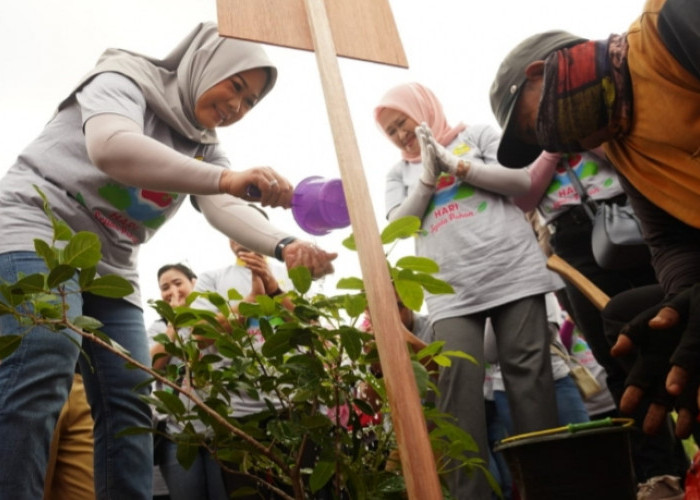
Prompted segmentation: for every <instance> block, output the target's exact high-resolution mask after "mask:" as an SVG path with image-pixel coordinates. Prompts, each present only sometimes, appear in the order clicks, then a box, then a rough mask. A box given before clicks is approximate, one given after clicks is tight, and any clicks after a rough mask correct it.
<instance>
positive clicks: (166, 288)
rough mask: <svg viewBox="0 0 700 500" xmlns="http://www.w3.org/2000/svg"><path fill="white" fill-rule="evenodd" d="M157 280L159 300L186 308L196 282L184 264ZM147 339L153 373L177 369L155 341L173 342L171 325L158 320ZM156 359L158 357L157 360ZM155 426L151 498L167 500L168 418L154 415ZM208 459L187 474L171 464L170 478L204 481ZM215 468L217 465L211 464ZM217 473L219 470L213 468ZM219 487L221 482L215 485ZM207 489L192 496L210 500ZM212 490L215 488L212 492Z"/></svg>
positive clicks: (167, 266) (163, 271) (157, 385)
mask: <svg viewBox="0 0 700 500" xmlns="http://www.w3.org/2000/svg"><path fill="white" fill-rule="evenodd" d="M157 277H158V288H159V289H160V297H161V299H162V300H164V301H165V302H167V303H168V304H169V305H170V307H173V308H175V307H178V306H183V305H185V301H186V299H187V297H188V296H189V294H190V293H192V291H193V290H194V285H195V283H196V282H197V275H196V274H195V273H194V271H192V269H190V268H189V267H188V266H186V265H184V264H180V263H178V264H165V265H164V266H162V267H161V268H160V269H158V273H157ZM147 333H148V338H149V340H150V341H151V344H150V345H151V347H150V353H151V359H152V360H153V368H155V369H156V370H163V369H165V367H166V365H168V364H174V365H179V364H180V363H181V362H180V361H178V360H177V359H176V358H173V357H171V356H170V355H169V354H168V353H167V352H166V351H165V348H164V346H163V344H161V343H159V342H156V341H155V340H154V339H155V337H156V336H157V335H160V334H166V335H167V336H168V338H169V339H170V341H175V340H176V335H175V329H174V328H173V325H171V324H169V323H167V322H166V321H165V319H163V318H159V319H157V320H156V321H154V322H153V323H151V325H150V326H149V327H148V331H147ZM187 333H188V332H187V331H186V329H182V331H179V332H178V334H179V335H180V337H181V338H186V335H187ZM156 356H157V357H156ZM155 389H157V390H161V389H162V386H161V384H160V383H159V382H155ZM153 421H154V424H155V426H156V428H157V429H158V434H155V435H154V449H153V458H154V460H153V464H154V467H153V496H154V498H156V497H161V496H167V498H170V488H169V487H168V481H167V480H166V474H164V473H163V468H164V467H167V464H165V463H164V462H165V459H166V453H167V452H168V451H169V450H170V449H171V445H170V443H169V442H168V440H167V422H168V416H167V415H164V414H160V413H158V412H154V418H153ZM207 459H208V457H206V456H205V457H204V458H202V456H201V455H199V456H198V457H197V458H196V459H195V461H194V463H193V464H192V467H190V469H188V471H185V472H182V467H181V466H180V465H179V463H177V461H175V463H174V464H170V465H171V467H172V468H174V469H175V471H174V472H173V475H175V474H177V473H179V472H182V473H183V474H184V475H190V474H191V475H192V476H194V477H199V476H200V475H203V476H204V481H206V479H207V476H206V475H205V474H203V473H202V471H203V470H205V469H206V467H207V466H209V465H210V463H209V462H208V460H207ZM214 465H216V464H214ZM216 470H217V471H218V466H216ZM213 482H214V483H215V484H216V483H217V477H216V476H215V477H214V481H213ZM218 483H219V484H220V481H218ZM209 489H210V488H209V486H208V485H207V484H206V482H205V484H204V486H203V487H199V488H198V489H197V490H196V493H195V495H204V498H209V497H208V496H207V495H208V491H209ZM211 489H212V490H213V489H214V487H212V488H211ZM180 493H183V494H185V495H186V494H189V493H190V490H184V491H183V490H182V488H179V489H178V490H177V491H176V493H175V494H174V495H173V497H172V498H173V499H176V498H179V497H178V495H179V494H180Z"/></svg>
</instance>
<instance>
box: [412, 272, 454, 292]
mask: <svg viewBox="0 0 700 500" xmlns="http://www.w3.org/2000/svg"><path fill="white" fill-rule="evenodd" d="M413 279H414V280H415V281H417V282H418V283H420V284H421V285H423V288H425V289H426V290H427V291H428V292H430V293H434V294H439V293H455V290H454V288H452V285H450V284H449V283H448V282H447V281H443V280H441V279H438V278H435V277H434V276H430V275H429V274H422V273H418V274H415V275H414V277H413Z"/></svg>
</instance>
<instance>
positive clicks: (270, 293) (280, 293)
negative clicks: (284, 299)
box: [267, 285, 284, 297]
mask: <svg viewBox="0 0 700 500" xmlns="http://www.w3.org/2000/svg"><path fill="white" fill-rule="evenodd" d="M283 293H284V292H283V291H282V289H281V288H280V287H279V285H278V286H277V288H275V291H274V292H269V293H268V294H267V296H268V297H277V296H278V295H282V294H283Z"/></svg>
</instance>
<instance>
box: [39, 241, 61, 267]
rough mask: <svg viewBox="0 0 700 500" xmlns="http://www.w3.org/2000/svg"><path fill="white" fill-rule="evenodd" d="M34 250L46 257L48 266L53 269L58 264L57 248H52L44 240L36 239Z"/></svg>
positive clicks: (45, 260)
mask: <svg viewBox="0 0 700 500" xmlns="http://www.w3.org/2000/svg"><path fill="white" fill-rule="evenodd" d="M34 250H35V251H36V253H37V255H38V256H39V257H41V258H42V259H44V262H46V267H48V268H49V269H53V268H54V267H56V265H57V264H58V255H57V252H56V250H54V249H53V248H51V247H50V246H49V244H48V243H46V242H45V241H44V240H40V239H35V240H34Z"/></svg>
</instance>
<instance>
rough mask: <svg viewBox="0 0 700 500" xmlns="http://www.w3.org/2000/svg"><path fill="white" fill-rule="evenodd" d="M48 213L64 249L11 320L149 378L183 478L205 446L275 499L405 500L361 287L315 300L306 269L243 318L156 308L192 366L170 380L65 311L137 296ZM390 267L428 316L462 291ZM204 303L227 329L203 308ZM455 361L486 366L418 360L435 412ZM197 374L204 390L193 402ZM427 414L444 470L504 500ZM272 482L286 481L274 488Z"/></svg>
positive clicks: (5, 300) (5, 308)
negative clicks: (64, 334)
mask: <svg viewBox="0 0 700 500" xmlns="http://www.w3.org/2000/svg"><path fill="white" fill-rule="evenodd" d="M42 196H43V194H42ZM44 201H46V199H45V198H44ZM44 210H45V212H46V214H47V216H48V217H49V218H50V220H51V221H52V225H53V227H54V240H53V241H52V242H51V243H50V244H49V243H47V242H44V241H40V240H37V241H36V243H35V248H36V251H37V253H38V254H39V255H40V256H41V257H42V258H43V259H44V261H45V262H46V266H47V268H48V272H47V273H45V274H34V275H30V276H23V277H21V278H20V279H19V280H18V281H17V282H16V283H2V284H0V294H2V300H1V301H0V314H13V315H15V316H16V317H17V318H18V319H19V320H20V321H23V322H25V323H27V324H29V325H43V326H47V327H49V328H52V329H54V330H56V331H60V330H62V329H71V330H73V331H76V332H78V333H81V334H82V335H84V336H86V337H87V338H89V339H90V340H93V341H95V342H98V343H100V344H101V345H103V346H104V347H105V348H107V349H111V350H113V351H115V352H118V353H119V354H120V355H121V356H122V357H124V359H125V360H126V361H128V362H129V364H130V365H133V366H137V367H139V368H141V369H143V370H145V371H147V372H149V373H150V374H151V375H152V376H153V379H154V380H158V381H159V382H160V384H161V385H162V386H163V387H164V388H165V390H160V389H159V390H156V391H154V392H153V393H152V394H151V396H149V397H147V398H146V400H147V401H148V403H149V404H150V405H152V406H153V407H154V408H155V409H156V410H157V411H159V412H161V413H164V414H167V415H168V416H169V418H170V419H171V420H173V421H176V422H179V423H180V424H181V427H182V428H183V431H182V432H180V433H178V434H176V435H172V436H170V439H173V440H174V441H175V442H176V443H177V444H178V453H177V456H178V460H179V461H180V462H181V463H182V464H183V466H186V467H187V466H189V465H190V464H191V463H192V461H193V460H194V457H195V454H196V452H197V449H198V448H199V447H200V446H205V447H207V448H208V449H209V450H210V451H211V452H212V453H213V454H214V456H215V457H216V458H217V460H219V461H220V463H221V464H222V466H223V467H224V468H225V469H226V470H228V471H229V472H231V473H236V474H241V475H243V476H247V477H251V478H253V479H254V480H257V481H259V482H260V485H261V488H262V487H269V488H271V489H273V490H274V491H275V492H276V493H277V494H278V495H280V496H282V497H285V498H297V499H302V498H313V497H314V495H317V494H318V492H320V491H321V490H323V491H324V492H325V494H327V495H330V497H331V498H336V499H347V498H353V499H364V498H372V499H393V498H404V496H405V489H406V486H405V484H404V481H403V477H402V476H401V470H400V467H399V468H391V467H387V464H388V458H389V456H390V454H391V453H392V451H393V450H395V449H396V447H397V444H396V438H395V435H394V431H393V428H392V426H391V425H390V422H389V420H388V419H389V417H388V416H389V415H390V408H389V407H388V403H387V397H386V388H385V385H384V381H383V379H382V378H381V377H380V376H377V372H376V370H375V368H376V367H377V366H378V361H379V359H378V354H377V349H376V346H375V344H374V339H373V336H372V335H371V334H370V333H366V332H363V331H360V330H359V329H358V328H356V327H355V326H354V325H355V324H357V323H358V321H359V320H360V318H361V316H362V315H363V313H364V311H365V310H366V308H367V299H366V296H365V294H364V291H363V289H364V286H363V282H362V280H361V279H360V278H354V277H351V278H344V279H342V280H340V282H339V283H338V288H339V289H345V290H349V291H353V292H355V293H347V294H341V295H337V296H325V295H314V296H309V295H307V294H308V292H309V290H311V288H312V280H311V275H310V273H309V271H308V269H306V268H296V269H292V270H290V272H289V275H290V278H291V280H292V283H293V285H294V290H291V291H288V292H286V293H285V294H283V295H279V296H276V297H272V298H271V297H267V296H258V297H257V298H256V300H255V302H253V303H244V302H241V303H240V304H239V308H238V312H237V313H232V312H231V310H230V308H229V305H228V304H229V301H230V300H236V301H237V300H240V299H241V296H240V294H239V293H238V292H237V291H235V290H232V291H231V292H229V294H228V295H227V297H222V296H220V295H218V294H217V293H214V292H206V293H195V294H192V295H191V296H190V297H189V298H188V301H187V304H186V305H185V306H181V307H177V308H174V309H173V308H172V307H171V306H170V305H168V304H167V303H166V302H164V301H154V302H152V303H151V305H152V307H153V308H154V309H155V310H156V311H157V312H158V314H159V315H160V316H161V317H163V318H164V319H165V320H166V321H168V322H169V323H171V324H172V325H174V327H175V329H176V331H177V332H179V334H178V335H176V336H175V339H174V340H170V339H169V337H168V336H167V335H159V336H158V337H156V340H157V341H158V342H160V343H161V344H163V346H164V349H165V351H166V353H168V354H169V355H170V356H173V357H175V358H178V365H177V366H176V365H174V364H170V365H168V366H167V367H166V368H165V369H164V370H162V371H160V372H157V371H155V370H153V369H151V368H150V367H144V366H140V365H138V364H137V363H135V362H133V360H131V359H130V358H129V357H128V353H125V352H124V351H123V350H122V349H120V348H119V346H115V345H113V343H111V342H110V341H109V339H107V338H106V336H104V334H102V333H101V332H100V331H99V329H100V328H101V326H102V325H101V324H100V322H99V321H98V320H97V319H95V318H89V317H84V316H80V317H77V318H74V319H72V320H70V319H69V317H68V315H67V314H66V310H67V305H66V300H65V299H66V297H67V295H68V294H70V293H80V292H81V291H89V292H91V293H94V294H97V295H103V296H106V297H113V298H119V297H124V296H126V295H128V294H129V293H131V291H132V288H131V285H130V284H129V283H128V282H126V281H125V280H123V279H122V278H119V277H117V276H101V277H97V273H96V266H97V264H98V262H99V259H100V258H101V250H100V242H99V239H98V238H97V236H96V235H93V234H91V233H86V232H80V233H77V234H73V233H72V232H71V231H70V229H69V228H68V227H67V226H66V225H65V224H64V223H63V222H62V221H60V220H58V219H56V217H55V216H54V215H53V213H52V212H51V210H50V208H49V206H48V203H45V206H44ZM419 228H420V221H418V219H416V218H407V219H402V220H399V221H395V222H393V223H391V224H390V225H389V226H388V227H387V228H386V229H385V230H384V231H383V232H382V242H383V243H384V244H391V243H393V242H395V241H397V240H398V239H401V238H409V237H412V236H415V234H417V231H418V230H419ZM57 242H61V245H59V246H61V248H59V246H57ZM63 243H65V244H63ZM344 244H345V245H346V246H348V247H353V246H354V240H353V239H352V237H351V238H349V239H348V240H346V242H345V243H344ZM387 264H388V266H389V270H390V274H391V276H392V278H393V280H394V284H395V286H396V289H397V292H398V295H399V297H400V298H401V300H402V301H403V302H404V303H405V304H406V305H407V306H409V307H411V308H412V309H415V310H419V309H420V307H421V306H422V303H423V295H424V291H425V290H427V291H429V292H431V293H450V292H451V287H450V286H449V285H448V284H447V283H444V282H442V281H440V280H438V279H436V278H435V277H433V276H432V274H433V273H435V272H436V271H438V269H437V265H435V263H434V262H432V261H429V260H427V259H421V258H417V257H404V258H401V259H399V260H398V261H397V263H396V264H395V265H391V264H389V263H388V262H387ZM195 300H197V302H195ZM202 300H204V301H206V302H207V303H209V304H211V309H213V310H215V311H217V312H218V313H219V316H218V317H217V314H216V313H214V312H212V311H211V310H209V309H203V308H202V307H201V306H199V304H201V302H199V301H202ZM289 304H292V306H291V307H290V306H289ZM197 306H199V307H197ZM31 311H36V312H31ZM251 322H254V323H257V324H258V325H259V335H261V336H262V338H263V339H264V342H263V343H262V344H261V343H259V342H255V338H254V336H252V335H251V333H250V332H251V330H250V328H249V326H250V324H251ZM21 340H22V336H0V359H1V358H4V357H6V356H8V355H10V354H11V353H12V352H13V351H14V350H15V349H16V348H17V347H18V345H19V344H20V342H21ZM204 345H213V346H214V347H215V349H205V348H204V347H203V346H204ZM455 356H457V357H466V358H467V359H471V360H473V358H471V357H470V356H468V355H466V354H464V353H455V352H443V351H442V344H441V343H433V344H430V345H429V346H426V347H425V348H424V349H423V350H422V351H421V352H419V353H417V354H416V353H411V357H412V368H413V372H414V375H415V377H416V382H417V385H418V387H419V391H420V393H421V396H422V397H423V398H424V400H425V401H428V400H429V399H430V398H428V395H429V394H430V393H431V392H436V387H435V373H434V372H431V371H429V369H428V368H426V367H427V366H448V365H449V363H450V359H451V358H453V357H455ZM183 373H184V378H185V379H186V380H187V381H188V384H187V385H189V386H191V387H192V388H193V390H191V391H184V392H183V391H182V389H181V382H182V378H183ZM178 391H180V392H182V394H179V395H178V394H177V392H178ZM240 396H246V397H248V398H252V399H255V400H258V401H262V402H264V403H265V406H266V408H267V409H266V410H264V411H262V412H259V413H256V414H253V415H250V416H246V417H244V418H237V417H236V416H235V415H234V409H235V407H236V401H237V398H238V397H240ZM424 411H425V416H426V418H427V420H428V421H429V423H430V427H431V429H432V430H431V432H430V440H431V443H432V445H433V448H434V451H435V453H436V456H437V457H438V465H439V470H440V471H441V472H442V471H446V470H448V469H451V468H454V467H465V468H467V469H468V470H470V471H471V470H478V471H480V473H484V474H486V475H487V476H488V477H489V480H490V481H492V484H494V487H495V489H496V490H497V486H496V485H495V483H494V482H493V479H492V478H491V477H490V476H489V474H488V471H487V470H486V468H485V465H484V464H483V463H481V462H480V461H479V460H477V459H474V458H467V457H466V455H465V453H466V452H473V451H475V449H476V445H475V443H474V441H473V440H472V439H471V437H470V436H469V435H468V434H465V433H464V432H462V431H460V429H459V428H458V427H457V426H456V425H455V424H454V421H453V419H451V418H449V417H448V416H446V415H444V414H441V413H440V412H438V411H437V410H436V409H435V408H434V407H433V406H432V405H431V404H428V403H424ZM377 415H381V417H377ZM373 417H374V418H373ZM197 421H199V422H202V423H203V424H204V425H205V427H206V432H197V431H196V430H195V425H194V423H195V422H197ZM128 432H156V431H155V430H154V429H132V430H131V431H128ZM260 478H265V479H266V480H263V479H260ZM269 478H272V480H271V481H267V480H268V479H269ZM238 493H239V494H243V493H245V491H243V490H241V491H239V492H238ZM234 497H235V496H234Z"/></svg>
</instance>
